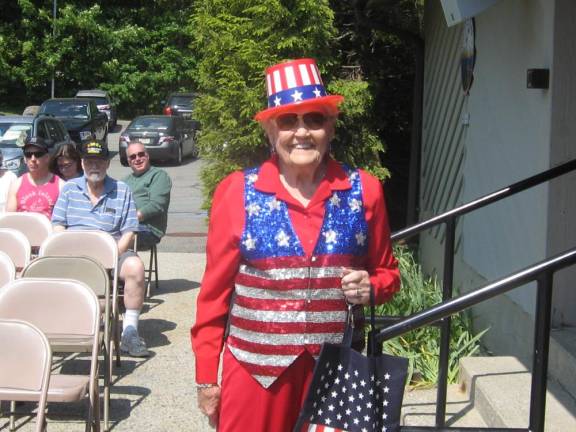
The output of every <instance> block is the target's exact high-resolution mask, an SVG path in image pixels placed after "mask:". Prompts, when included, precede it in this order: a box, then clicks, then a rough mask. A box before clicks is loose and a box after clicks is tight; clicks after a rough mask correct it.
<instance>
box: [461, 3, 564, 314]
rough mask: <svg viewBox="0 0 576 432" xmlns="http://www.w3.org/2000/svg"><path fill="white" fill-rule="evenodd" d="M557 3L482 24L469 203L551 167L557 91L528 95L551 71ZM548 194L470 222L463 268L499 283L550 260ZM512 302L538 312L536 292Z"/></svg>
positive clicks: (481, 18) (500, 8)
mask: <svg viewBox="0 0 576 432" xmlns="http://www.w3.org/2000/svg"><path fill="white" fill-rule="evenodd" d="M553 6H554V2H551V1H549V0H527V1H526V0H512V1H510V0H507V1H500V2H498V3H496V5H494V6H493V7H491V8H489V9H487V10H486V11H485V12H483V13H481V14H480V15H478V16H477V17H476V49H477V62H476V68H475V72H474V75H475V80H474V85H473V87H472V90H471V92H470V96H469V98H468V99H469V101H468V110H469V115H470V125H469V126H468V130H467V134H466V138H465V145H464V146H465V149H466V156H465V158H464V167H463V172H464V173H465V174H464V188H463V193H462V198H463V200H464V201H466V202H467V201H470V200H472V199H474V198H477V197H479V196H482V195H485V194H488V193H490V192H493V191H495V190H498V189H500V188H502V187H505V186H507V185H509V184H511V183H514V182H517V181H519V180H522V179H524V178H526V177H529V176H530V175H533V174H537V173H538V172H541V171H544V170H546V169H548V167H549V166H550V159H549V152H550V106H551V92H550V90H536V89H528V88H526V71H527V70H528V69H530V68H551V66H552V60H553V57H552V56H553V22H554V8H553ZM547 201H548V186H547V185H543V186H539V187H537V188H535V189H532V190H530V191H526V192H523V193H521V194H519V195H516V196H515V197H513V198H509V199H507V200H504V201H502V202H499V203H496V204H493V205H491V206H488V207H486V208H484V209H482V210H479V211H477V212H475V213H473V214H471V215H469V216H466V217H465V218H464V220H463V234H464V235H463V251H462V253H463V260H464V261H465V262H467V263H468V264H469V265H470V266H471V267H473V268H474V269H475V270H476V271H477V272H478V273H479V274H480V275H482V276H483V277H485V278H486V279H487V280H489V281H492V280H495V279H497V278H500V277H502V276H505V275H507V274H509V273H511V272H514V271H516V270H520V269H522V268H524V267H526V266H528V265H530V264H532V263H534V262H536V261H538V260H541V259H544V258H545V257H546V237H547V229H546V227H547ZM509 297H510V298H511V299H512V301H514V302H515V303H517V304H518V305H519V306H520V307H522V308H523V309H524V310H525V311H526V312H527V313H529V314H533V312H534V295H533V292H532V290H515V291H513V292H511V293H510V294H509Z"/></svg>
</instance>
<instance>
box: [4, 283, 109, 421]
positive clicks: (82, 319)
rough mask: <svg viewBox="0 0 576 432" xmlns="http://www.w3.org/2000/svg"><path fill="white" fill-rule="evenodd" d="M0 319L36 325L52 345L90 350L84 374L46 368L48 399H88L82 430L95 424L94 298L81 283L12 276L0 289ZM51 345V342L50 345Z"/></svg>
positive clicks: (96, 316) (96, 344) (97, 308)
mask: <svg viewBox="0 0 576 432" xmlns="http://www.w3.org/2000/svg"><path fill="white" fill-rule="evenodd" d="M0 319H18V320H23V321H27V322H30V323H31V324H33V325H35V326H36V327H38V328H39V329H40V330H41V331H42V332H43V333H44V334H45V335H46V337H47V338H48V341H49V343H50V345H51V346H52V347H54V348H53V351H56V350H62V349H63V347H69V349H68V350H66V351H69V352H90V353H91V359H90V374H89V375H88V376H86V375H66V374H52V375H51V377H50V384H49V387H48V396H47V400H48V402H78V401H81V400H83V399H85V398H86V397H88V399H89V401H90V407H89V410H88V416H87V418H86V430H87V431H88V430H90V429H92V430H94V431H99V430H100V408H99V402H100V392H99V389H98V350H99V335H100V325H99V324H100V304H99V302H98V298H97V297H96V294H94V292H93V291H92V290H91V289H90V287H88V286H87V285H86V284H84V283H83V282H80V281H75V280H72V279H49V278H47V279H38V278H25V279H17V280H15V281H13V282H11V283H9V284H8V285H6V286H5V287H4V288H2V290H0ZM56 347H57V348H56Z"/></svg>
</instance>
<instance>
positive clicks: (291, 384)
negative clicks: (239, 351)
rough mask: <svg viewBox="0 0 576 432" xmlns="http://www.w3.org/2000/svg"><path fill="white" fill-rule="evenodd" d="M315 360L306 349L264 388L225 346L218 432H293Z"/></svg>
mask: <svg viewBox="0 0 576 432" xmlns="http://www.w3.org/2000/svg"><path fill="white" fill-rule="evenodd" d="M314 363H315V361H314V358H313V357H312V356H311V355H310V354H309V353H308V352H305V353H303V354H301V355H300V357H298V358H297V359H296V360H295V361H294V363H293V364H292V365H291V366H290V367H289V368H288V369H286V370H285V371H284V373H283V374H282V375H280V377H279V378H278V379H277V380H276V381H275V382H274V384H272V385H271V386H270V387H268V388H267V389H265V388H264V387H262V386H261V385H260V384H259V383H258V381H256V380H255V379H254V378H252V376H250V374H249V373H248V372H246V370H245V369H244V368H243V367H242V366H241V365H240V364H239V363H238V361H237V360H236V359H235V358H234V356H233V355H232V354H231V353H230V351H229V350H228V348H226V349H225V350H224V356H223V359H222V399H221V405H220V421H219V425H218V432H292V429H293V428H294V425H295V424H296V420H297V419H298V414H299V413H300V408H301V407H302V405H303V404H304V400H305V398H306V391H307V390H308V386H309V385H310V381H311V380H312V372H313V371H314Z"/></svg>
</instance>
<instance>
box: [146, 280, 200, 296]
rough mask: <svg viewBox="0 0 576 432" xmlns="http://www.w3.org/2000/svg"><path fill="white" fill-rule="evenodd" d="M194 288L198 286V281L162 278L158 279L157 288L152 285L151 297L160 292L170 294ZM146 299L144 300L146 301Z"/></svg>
mask: <svg viewBox="0 0 576 432" xmlns="http://www.w3.org/2000/svg"><path fill="white" fill-rule="evenodd" d="M196 288H200V284H199V283H198V282H194V281H191V280H189V279H162V280H160V281H158V289H155V288H154V285H153V286H152V292H151V294H152V298H154V296H155V295H157V294H158V295H160V294H171V293H179V292H182V291H189V290H193V289H196ZM148 300H149V299H147V300H146V301H148Z"/></svg>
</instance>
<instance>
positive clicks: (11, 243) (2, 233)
mask: <svg viewBox="0 0 576 432" xmlns="http://www.w3.org/2000/svg"><path fill="white" fill-rule="evenodd" d="M31 249H32V248H31V246H30V242H29V241H28V239H27V238H26V236H25V235H24V234H22V233H21V232H20V231H18V230H15V229H14V228H0V251H2V252H4V253H5V254H6V255H8V256H9V257H10V259H11V260H12V262H13V263H14V266H15V267H16V272H20V271H21V270H22V269H23V268H24V267H26V266H27V265H28V263H29V262H30V252H31Z"/></svg>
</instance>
